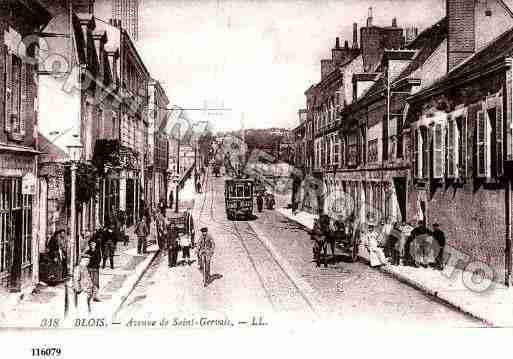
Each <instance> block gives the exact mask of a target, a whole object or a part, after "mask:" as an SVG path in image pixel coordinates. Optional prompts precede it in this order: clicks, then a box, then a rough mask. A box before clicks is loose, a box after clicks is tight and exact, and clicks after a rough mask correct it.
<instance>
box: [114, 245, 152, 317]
mask: <svg viewBox="0 0 513 359" xmlns="http://www.w3.org/2000/svg"><path fill="white" fill-rule="evenodd" d="M159 252H160V250H157V251H155V252H152V253H151V254H150V255H149V256H148V257H146V258H145V259H144V261H143V262H142V263H141V264H140V265H139V266H138V267H137V268H136V269H135V273H134V274H132V275H131V276H130V277H129V278H128V279H127V281H126V282H125V284H124V285H123V286H122V287H121V289H120V290H119V292H118V293H117V295H116V297H115V298H113V299H112V303H113V304H112V305H111V307H112V311H111V312H110V313H111V315H112V317H115V316H116V315H117V313H118V312H119V310H120V309H121V307H122V306H123V304H124V303H125V301H126V300H127V298H128V297H129V296H130V294H131V293H132V291H133V290H134V288H135V286H136V285H137V284H138V283H139V280H140V279H141V278H142V276H143V275H144V274H145V273H146V272H147V270H148V268H149V267H150V265H151V263H153V261H154V259H155V258H156V257H157V255H158V254H159Z"/></svg>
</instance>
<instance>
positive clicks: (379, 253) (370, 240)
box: [364, 223, 388, 267]
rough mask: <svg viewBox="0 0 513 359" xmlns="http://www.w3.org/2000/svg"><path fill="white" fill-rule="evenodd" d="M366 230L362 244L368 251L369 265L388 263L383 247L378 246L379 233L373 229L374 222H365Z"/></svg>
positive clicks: (375, 265) (377, 265)
mask: <svg viewBox="0 0 513 359" xmlns="http://www.w3.org/2000/svg"><path fill="white" fill-rule="evenodd" d="M367 227H368V232H367V234H366V235H365V238H364V245H365V247H367V250H368V251H369V260H370V265H371V267H379V266H382V265H385V264H387V263H388V261H387V258H386V257H385V253H383V249H381V248H380V247H379V244H380V236H381V233H379V232H378V231H376V230H375V228H374V224H373V223H369V224H367Z"/></svg>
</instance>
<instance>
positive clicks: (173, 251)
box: [166, 223, 179, 268]
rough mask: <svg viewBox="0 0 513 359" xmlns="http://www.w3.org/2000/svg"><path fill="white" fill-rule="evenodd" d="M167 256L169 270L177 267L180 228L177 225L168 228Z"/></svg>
mask: <svg viewBox="0 0 513 359" xmlns="http://www.w3.org/2000/svg"><path fill="white" fill-rule="evenodd" d="M166 237H167V251H168V252H167V254H168V266H169V268H172V267H175V266H176V261H177V259H178V238H179V236H178V227H177V226H176V224H174V223H171V224H169V225H168V226H167V233H166Z"/></svg>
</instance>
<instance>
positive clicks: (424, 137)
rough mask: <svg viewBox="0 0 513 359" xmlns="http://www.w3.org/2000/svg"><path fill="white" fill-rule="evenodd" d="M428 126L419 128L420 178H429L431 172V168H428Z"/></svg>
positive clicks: (429, 145)
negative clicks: (420, 151)
mask: <svg viewBox="0 0 513 359" xmlns="http://www.w3.org/2000/svg"><path fill="white" fill-rule="evenodd" d="M429 131H430V129H429V128H425V127H424V128H421V130H420V135H419V137H420V139H421V141H422V146H421V147H420V148H421V149H422V178H429V176H430V174H431V168H430V161H429V159H430V157H431V156H430V152H431V151H430V150H431V148H430V147H431V144H430V142H431V141H430V136H429Z"/></svg>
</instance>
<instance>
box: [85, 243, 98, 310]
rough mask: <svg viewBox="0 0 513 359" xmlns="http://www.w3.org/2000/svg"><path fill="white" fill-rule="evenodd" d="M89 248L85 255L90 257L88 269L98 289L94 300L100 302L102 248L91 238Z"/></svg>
mask: <svg viewBox="0 0 513 359" xmlns="http://www.w3.org/2000/svg"><path fill="white" fill-rule="evenodd" d="M88 245H89V248H88V249H87V250H86V251H85V254H87V255H88V256H89V264H88V265H87V269H88V270H89V275H90V276H91V280H92V281H93V285H94V286H95V287H96V290H95V291H94V294H95V295H94V297H93V300H94V301H95V302H99V301H100V300H99V299H98V291H99V290H100V262H101V260H102V254H101V250H100V247H99V246H98V243H97V242H96V240H95V239H93V238H91V239H90V240H89V242H88Z"/></svg>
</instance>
